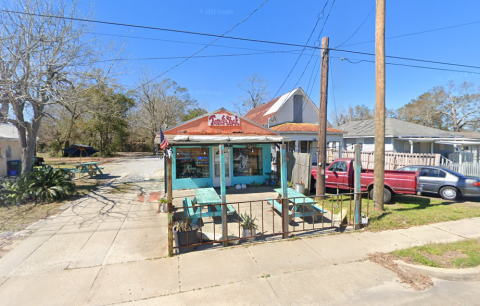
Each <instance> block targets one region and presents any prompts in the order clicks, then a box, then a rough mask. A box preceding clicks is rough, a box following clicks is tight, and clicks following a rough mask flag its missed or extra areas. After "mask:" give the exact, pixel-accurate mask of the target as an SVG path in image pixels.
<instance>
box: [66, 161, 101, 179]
mask: <svg viewBox="0 0 480 306" xmlns="http://www.w3.org/2000/svg"><path fill="white" fill-rule="evenodd" d="M103 168H104V167H99V166H98V163H97V162H88V163H81V164H78V165H75V169H71V171H72V172H73V173H74V174H77V173H79V174H80V175H82V174H83V173H87V174H88V175H90V177H92V176H94V175H97V172H98V173H100V174H103V172H102V169H103Z"/></svg>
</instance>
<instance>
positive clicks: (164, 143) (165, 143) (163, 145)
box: [160, 128, 168, 150]
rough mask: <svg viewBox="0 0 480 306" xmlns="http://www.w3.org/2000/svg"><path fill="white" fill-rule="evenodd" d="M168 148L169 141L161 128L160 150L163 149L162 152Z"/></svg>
mask: <svg viewBox="0 0 480 306" xmlns="http://www.w3.org/2000/svg"><path fill="white" fill-rule="evenodd" d="M167 146H168V140H167V138H166V137H165V135H163V131H162V128H160V148H162V150H165V148H166V147H167Z"/></svg>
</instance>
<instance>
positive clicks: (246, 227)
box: [240, 212, 258, 240]
mask: <svg viewBox="0 0 480 306" xmlns="http://www.w3.org/2000/svg"><path fill="white" fill-rule="evenodd" d="M240 217H241V218H242V222H240V225H241V226H242V229H243V230H242V237H251V236H255V235H256V234H257V228H258V226H257V225H256V224H255V221H257V218H255V217H253V218H252V217H251V216H250V215H249V214H247V212H244V213H243V214H241V215H240ZM254 239H255V237H253V238H249V239H247V240H254Z"/></svg>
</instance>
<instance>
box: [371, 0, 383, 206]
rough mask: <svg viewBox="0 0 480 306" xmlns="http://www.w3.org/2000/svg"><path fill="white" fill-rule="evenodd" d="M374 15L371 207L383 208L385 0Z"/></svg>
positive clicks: (380, 0)
mask: <svg viewBox="0 0 480 306" xmlns="http://www.w3.org/2000/svg"><path fill="white" fill-rule="evenodd" d="M376 9H377V11H376V17H375V161H374V171H375V178H374V181H373V207H374V209H375V210H383V209H384V208H383V188H384V187H385V186H384V183H385V0H377V4H376Z"/></svg>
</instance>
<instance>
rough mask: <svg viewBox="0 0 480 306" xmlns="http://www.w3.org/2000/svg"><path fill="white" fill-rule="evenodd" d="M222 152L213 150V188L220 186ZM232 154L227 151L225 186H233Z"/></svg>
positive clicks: (216, 149)
mask: <svg viewBox="0 0 480 306" xmlns="http://www.w3.org/2000/svg"><path fill="white" fill-rule="evenodd" d="M219 152H220V150H219V148H213V160H214V162H213V187H219V186H220V153H219ZM229 153H230V152H228V151H227V150H226V149H225V154H224V156H225V186H232V172H231V171H230V154H229Z"/></svg>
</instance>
